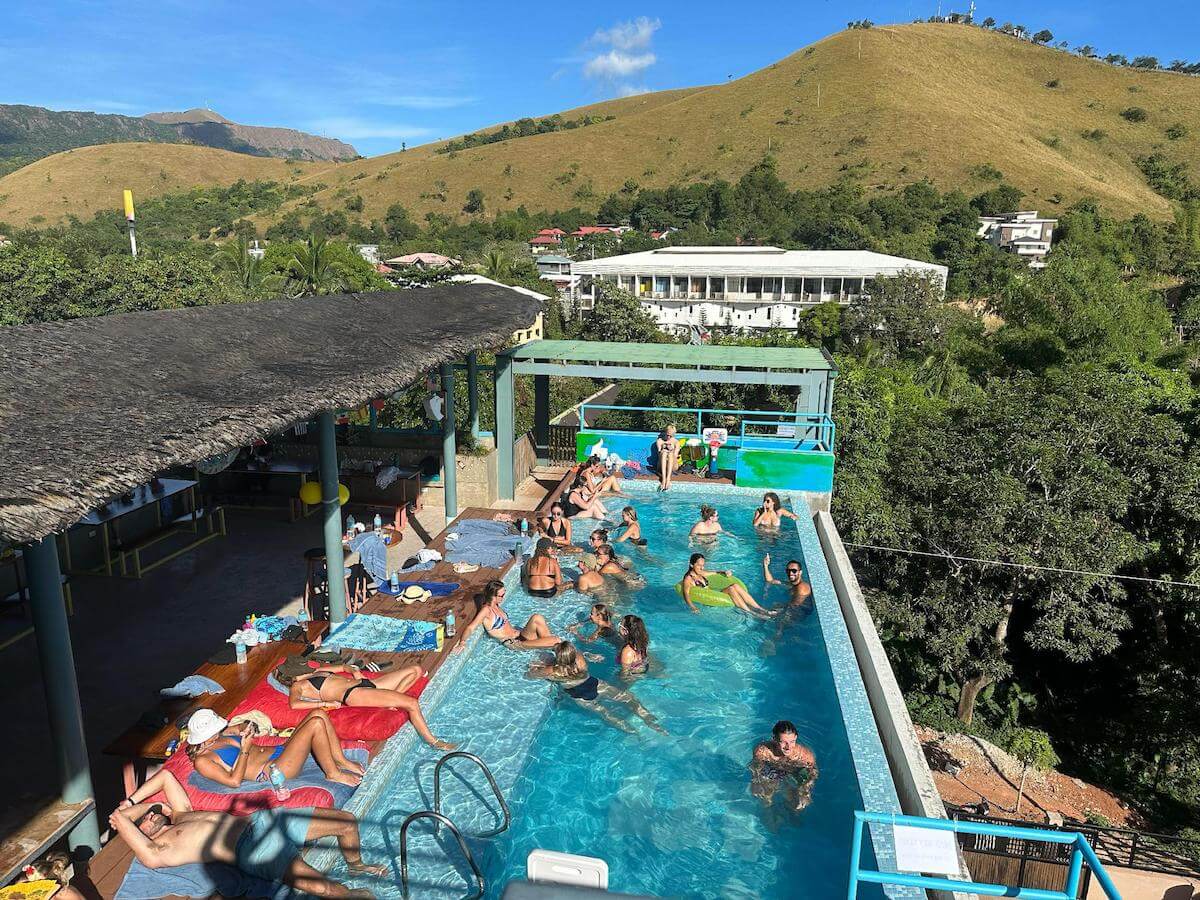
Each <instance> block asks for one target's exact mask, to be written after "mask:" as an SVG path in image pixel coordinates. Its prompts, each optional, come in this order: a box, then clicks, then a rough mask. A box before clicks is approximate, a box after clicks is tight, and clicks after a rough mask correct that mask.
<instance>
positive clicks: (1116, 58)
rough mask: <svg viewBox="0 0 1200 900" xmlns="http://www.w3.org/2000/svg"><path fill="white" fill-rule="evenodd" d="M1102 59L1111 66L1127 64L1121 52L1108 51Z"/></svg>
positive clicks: (1127, 61)
mask: <svg viewBox="0 0 1200 900" xmlns="http://www.w3.org/2000/svg"><path fill="white" fill-rule="evenodd" d="M1104 61H1105V62H1106V63H1108V64H1109V65H1113V66H1125V65H1128V64H1129V60H1128V59H1126V58H1125V55H1124V54H1123V53H1110V54H1108V55H1107V56H1105V57H1104Z"/></svg>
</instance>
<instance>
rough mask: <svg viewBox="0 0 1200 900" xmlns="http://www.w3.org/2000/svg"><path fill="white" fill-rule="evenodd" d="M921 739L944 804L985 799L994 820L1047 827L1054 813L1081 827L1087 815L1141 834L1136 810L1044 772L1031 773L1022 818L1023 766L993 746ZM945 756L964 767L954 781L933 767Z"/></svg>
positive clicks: (926, 735)
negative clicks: (1019, 798) (1018, 804)
mask: <svg viewBox="0 0 1200 900" xmlns="http://www.w3.org/2000/svg"><path fill="white" fill-rule="evenodd" d="M917 736H918V737H919V738H920V740H921V744H922V746H923V747H924V748H925V753H926V758H929V759H931V764H930V768H931V769H932V770H933V780H934V783H935V784H936V785H937V788H938V791H939V792H940V793H941V795H942V799H943V800H944V801H945V802H946V803H950V804H954V805H965V804H972V803H978V802H979V801H980V800H981V799H985V800H987V802H988V804H989V806H990V807H991V809H990V810H989V814H990V815H993V816H997V817H1000V818H1009V819H1025V820H1027V821H1029V822H1033V823H1045V822H1046V821H1047V819H1048V814H1050V813H1057V814H1059V815H1061V816H1062V817H1063V818H1064V819H1073V820H1075V821H1077V822H1083V821H1086V820H1087V816H1088V813H1093V814H1099V815H1101V816H1103V817H1104V818H1105V819H1107V820H1108V821H1109V822H1110V823H1112V825H1114V826H1118V827H1127V828H1139V827H1141V826H1142V825H1143V823H1141V822H1140V821H1139V819H1138V817H1137V814H1136V813H1135V812H1134V811H1133V810H1131V809H1130V808H1129V807H1128V806H1126V805H1125V804H1124V803H1122V802H1121V800H1120V799H1118V798H1117V797H1115V796H1113V795H1112V794H1110V793H1109V792H1108V791H1105V790H1103V789H1101V788H1098V787H1096V786H1095V785H1093V784H1088V783H1087V782H1085V781H1082V780H1080V779H1078V778H1072V777H1071V776H1070V775H1064V774H1063V773H1061V772H1058V771H1055V770H1053V769H1051V770H1049V771H1046V772H1036V771H1034V770H1033V769H1030V770H1029V772H1028V774H1027V776H1026V779H1025V794H1024V799H1022V801H1021V809H1020V811H1019V812H1018V811H1017V810H1016V808H1015V807H1016V802H1017V786H1018V785H1019V784H1020V783H1021V763H1020V762H1018V761H1017V760H1016V759H1014V758H1013V757H1012V756H1011V755H1009V754H1008V753H1007V752H1005V751H1004V750H1001V749H1000V748H999V747H997V746H995V745H994V744H990V743H988V742H987V741H985V740H982V739H980V738H974V737H969V736H967V735H962V734H943V733H941V732H939V731H935V730H934V729H932V728H924V727H921V726H918V727H917ZM942 752H944V753H947V754H949V756H950V757H952V758H953V759H954V760H955V761H956V762H958V763H959V764H961V765H962V770H961V771H960V772H958V773H957V774H956V775H950V774H949V773H948V772H945V771H939V769H938V766H937V765H936V764H935V761H936V759H937V758H939V757H941V755H942Z"/></svg>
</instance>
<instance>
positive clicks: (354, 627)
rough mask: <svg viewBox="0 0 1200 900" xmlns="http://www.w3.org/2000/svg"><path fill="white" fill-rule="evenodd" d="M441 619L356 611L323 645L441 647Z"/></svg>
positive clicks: (389, 649)
mask: <svg viewBox="0 0 1200 900" xmlns="http://www.w3.org/2000/svg"><path fill="white" fill-rule="evenodd" d="M437 627H438V623H437V622H421V621H415V620H410V619H393V618H391V617H389V616H373V615H369V614H366V613H354V615H352V616H348V617H347V618H346V621H344V622H343V623H342V624H341V625H339V626H338V627H337V628H335V629H334V630H333V632H332V633H331V634H330V635H329V637H327V638H326V639H325V642H324V643H323V644H322V647H323V648H324V649H338V648H346V649H350V650H382V651H386V652H389V653H395V652H400V651H405V650H435V649H437Z"/></svg>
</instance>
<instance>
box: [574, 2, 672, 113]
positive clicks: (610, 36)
mask: <svg viewBox="0 0 1200 900" xmlns="http://www.w3.org/2000/svg"><path fill="white" fill-rule="evenodd" d="M661 27H662V22H660V21H659V20H658V19H650V18H647V17H646V16H639V17H638V18H636V19H632V20H630V21H628V22H618V23H617V24H616V25H614V26H612V27H611V28H601V29H600V30H598V31H597V32H596V33H595V34H593V35H592V37H591V39H590V40H589V42H588V43H589V44H591V45H592V46H593V47H595V48H597V49H596V50H595V51H594V52H593V53H592V54H591V55H589V56H588V57H587V58H586V59H585V60H584V61H583V77H584V78H590V79H592V80H594V81H599V82H602V83H603V84H604V85H605V86H607V87H609V88H611V89H613V90H615V91H616V92H617V93H618V94H620V95H621V96H623V97H628V96H631V95H633V94H640V93H644V92H645V91H646V90H647V89H646V88H645V87H638V86H635V85H633V84H630V83H629V79H630V78H633V77H634V76H637V75H641V74H642V73H644V72H645V71H646V70H647V69H649V68H650V67H651V66H653V65H654V64H655V63H656V62H658V57H657V56H655V55H654V52H653V50H652V49H651V47H650V44H651V42H652V41H653V40H654V33H655V32H656V31H658V29H659V28H661ZM602 47H607V48H608V49H600V48H602Z"/></svg>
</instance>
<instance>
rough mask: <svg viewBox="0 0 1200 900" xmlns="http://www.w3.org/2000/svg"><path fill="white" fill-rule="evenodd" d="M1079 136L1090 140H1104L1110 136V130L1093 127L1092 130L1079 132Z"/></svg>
mask: <svg viewBox="0 0 1200 900" xmlns="http://www.w3.org/2000/svg"><path fill="white" fill-rule="evenodd" d="M1079 136H1080V137H1082V138H1084V139H1086V140H1089V141H1102V140H1104V139H1105V138H1106V137H1108V132H1106V131H1102V130H1101V129H1099V128H1093V129H1091V130H1090V131H1088V130H1084V131H1081V132H1079Z"/></svg>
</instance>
